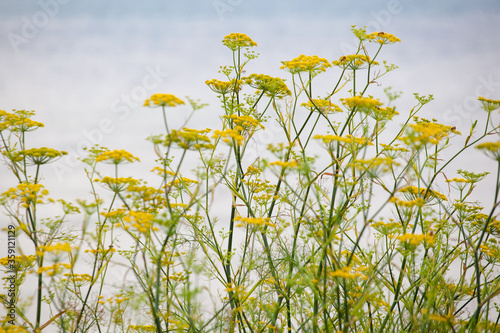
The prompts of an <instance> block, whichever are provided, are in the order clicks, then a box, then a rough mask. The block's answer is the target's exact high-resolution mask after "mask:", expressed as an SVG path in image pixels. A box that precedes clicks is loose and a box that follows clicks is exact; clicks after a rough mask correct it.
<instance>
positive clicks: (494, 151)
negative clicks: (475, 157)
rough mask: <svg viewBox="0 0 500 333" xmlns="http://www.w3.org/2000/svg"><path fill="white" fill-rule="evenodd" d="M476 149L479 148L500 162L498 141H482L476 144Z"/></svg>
mask: <svg viewBox="0 0 500 333" xmlns="http://www.w3.org/2000/svg"><path fill="white" fill-rule="evenodd" d="M476 149H479V150H480V151H482V152H483V153H485V154H486V155H487V156H490V157H491V158H493V159H494V160H497V161H499V162H500V141H497V142H483V143H480V144H478V145H477V146H476Z"/></svg>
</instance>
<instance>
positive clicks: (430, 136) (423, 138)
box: [400, 117, 460, 149]
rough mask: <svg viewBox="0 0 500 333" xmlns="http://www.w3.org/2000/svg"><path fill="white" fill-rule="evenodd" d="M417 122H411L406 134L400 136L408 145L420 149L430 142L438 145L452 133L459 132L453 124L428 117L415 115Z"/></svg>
mask: <svg viewBox="0 0 500 333" xmlns="http://www.w3.org/2000/svg"><path fill="white" fill-rule="evenodd" d="M415 119H416V123H414V124H410V125H409V127H408V129H407V131H406V135H405V136H402V137H401V138H400V140H401V141H403V142H404V143H406V144H407V145H413V146H415V148H417V149H420V148H421V147H423V146H425V145H427V144H428V143H430V144H434V145H437V144H439V142H441V141H442V140H443V139H445V138H447V137H449V135H450V134H458V135H460V132H458V131H457V130H456V129H455V128H454V127H453V126H446V125H442V124H438V123H436V122H435V121H432V122H431V121H429V120H427V119H423V118H422V119H419V118H417V117H415Z"/></svg>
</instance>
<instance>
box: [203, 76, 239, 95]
mask: <svg viewBox="0 0 500 333" xmlns="http://www.w3.org/2000/svg"><path fill="white" fill-rule="evenodd" d="M205 84H206V85H207V86H208V87H209V88H210V89H211V90H212V91H213V92H215V93H217V94H221V95H225V94H227V93H231V92H238V91H240V90H241V86H242V84H243V80H236V79H232V80H231V81H219V80H217V79H213V80H207V81H205Z"/></svg>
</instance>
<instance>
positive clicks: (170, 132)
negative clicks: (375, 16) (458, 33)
mask: <svg viewBox="0 0 500 333" xmlns="http://www.w3.org/2000/svg"><path fill="white" fill-rule="evenodd" d="M352 31H353V33H354V34H355V36H356V37H357V38H358V39H359V47H358V52H357V53H356V54H353V55H346V56H342V57H340V58H339V59H338V60H335V61H332V62H330V61H329V60H327V59H325V58H319V57H317V56H305V55H301V56H299V57H297V58H295V59H292V60H289V61H283V62H282V64H283V66H282V69H284V70H285V71H286V72H288V74H289V77H288V78H287V81H285V80H284V79H282V78H276V77H271V76H268V75H264V74H250V75H248V76H245V66H246V65H247V63H248V62H249V61H254V60H255V59H256V58H257V54H256V53H254V52H251V51H250V50H249V48H251V47H255V46H256V45H257V44H256V43H255V42H254V41H252V40H251V39H250V38H249V37H248V36H246V35H244V34H231V35H228V36H226V37H225V38H224V40H223V44H224V45H225V46H227V47H228V48H229V49H230V51H231V54H232V64H230V65H228V66H222V67H221V70H220V71H219V73H220V74H222V75H221V76H223V78H222V80H219V79H213V80H209V81H207V85H208V86H209V88H210V89H211V90H213V91H214V92H215V93H216V94H217V95H218V98H219V99H220V103H221V111H222V115H221V116H220V120H221V126H220V128H218V129H191V128H187V127H182V128H175V129H173V128H170V127H169V126H168V125H169V121H168V120H169V118H170V117H171V115H170V108H173V107H175V108H181V109H182V108H184V109H185V108H186V107H187V106H186V105H190V106H191V109H192V111H191V112H193V113H194V112H196V113H200V114H201V113H203V112H205V111H204V108H205V106H206V104H203V103H201V102H199V101H197V100H194V99H188V100H187V102H188V103H185V102H184V101H183V100H181V99H179V98H177V97H176V96H174V95H171V94H155V95H153V96H151V98H149V99H148V100H146V101H145V106H146V107H150V108H156V109H158V111H159V112H161V115H154V114H153V115H151V117H159V118H160V117H161V118H162V120H163V122H164V125H165V133H162V134H158V135H152V136H150V137H149V140H150V141H151V143H152V145H153V148H154V153H155V154H156V155H157V159H156V164H155V165H153V166H150V167H149V168H150V169H151V168H152V170H151V171H152V172H153V173H154V174H155V175H156V176H157V182H156V183H154V184H148V183H146V182H144V181H142V180H140V179H139V178H132V177H125V176H123V175H121V173H122V172H123V171H122V167H121V166H122V165H123V164H125V163H139V162H140V161H139V159H138V158H137V157H135V156H134V155H132V154H131V153H129V152H127V151H125V150H109V149H107V148H105V147H97V146H96V147H88V150H87V151H88V156H87V157H86V158H84V159H83V161H84V162H85V165H86V169H85V172H86V175H87V178H88V182H89V186H90V189H91V194H92V198H91V199H90V200H89V199H86V200H79V201H78V202H77V203H71V202H69V201H66V200H54V199H52V198H50V197H49V192H48V190H47V189H46V188H45V187H44V186H43V185H42V184H40V183H39V182H40V179H41V168H42V167H43V166H44V165H45V164H48V163H51V162H53V161H54V160H56V159H58V158H64V155H66V153H65V152H62V151H57V150H53V149H49V148H45V147H44V148H30V149H28V148H27V146H28V145H27V141H26V140H27V134H29V132H30V131H33V130H36V129H38V128H40V127H43V124H41V123H39V122H36V121H33V120H31V118H30V117H32V116H34V112H31V111H24V110H23V111H13V112H11V113H9V112H5V111H0V138H1V140H2V148H1V152H2V155H3V157H4V160H5V162H6V164H7V166H8V167H9V168H10V170H11V171H12V173H13V174H14V175H15V177H17V180H18V184H16V185H13V187H12V188H10V189H8V190H6V191H4V192H3V193H2V194H1V195H0V203H1V205H2V206H3V208H4V212H5V213H6V214H7V215H8V216H9V217H10V225H11V226H14V227H13V228H14V229H15V233H16V237H17V240H18V242H17V243H18V252H19V253H22V255H20V256H15V257H13V258H12V257H6V258H2V259H0V264H1V265H2V267H4V269H3V270H4V272H5V273H6V275H7V274H10V273H14V275H15V293H14V294H15V297H14V298H12V302H13V303H14V304H15V311H16V315H15V320H11V319H10V318H11V317H9V316H6V317H5V318H2V320H3V321H2V324H1V326H0V332H11V331H13V332H14V331H16V332H17V331H19V332H23V331H35V332H40V331H42V330H44V329H46V328H47V329H49V328H51V327H53V328H57V329H58V330H59V331H61V332H63V331H64V332H89V331H92V332H97V331H99V332H100V331H116V332H158V333H159V332H265V331H267V332H346V333H347V332H445V331H446V332H452V331H453V332H498V330H499V320H500V315H499V314H498V313H499V311H498V302H499V296H498V295H499V294H500V278H499V276H500V274H499V273H500V271H499V265H500V245H499V242H500V221H499V220H497V219H496V217H497V215H498V210H497V207H498V205H499V204H500V199H499V198H498V193H499V191H500V183H499V179H500V176H499V175H498V174H497V176H496V184H495V185H496V186H495V192H494V193H493V195H492V198H494V202H493V204H491V203H488V205H490V206H487V207H483V204H481V203H478V202H475V201H473V200H472V196H471V194H472V193H473V190H474V188H475V187H476V184H477V183H478V182H480V181H483V179H484V178H485V177H486V175H487V173H486V172H480V173H473V172H470V171H465V170H460V169H459V170H457V173H458V175H459V176H460V177H463V178H446V177H440V176H442V175H444V171H445V170H446V174H449V173H451V172H453V171H454V170H453V169H451V168H452V166H453V164H454V161H455V160H456V158H457V157H458V156H460V155H461V154H463V153H464V152H465V151H466V150H467V149H469V148H471V147H473V146H475V145H476V144H477V143H478V142H479V141H481V140H483V139H484V138H485V137H486V136H489V135H492V134H495V133H498V130H499V127H498V125H494V124H495V122H494V116H493V115H492V112H493V111H495V110H497V109H498V108H499V107H500V102H499V101H496V100H490V99H486V98H484V97H479V101H480V102H481V104H482V106H483V108H484V109H485V111H486V113H485V114H487V119H486V122H485V125H484V131H481V133H476V127H477V126H478V122H477V121H476V122H474V124H473V126H472V127H471V130H470V134H469V136H468V137H467V138H466V139H465V140H463V141H464V142H463V143H460V140H461V139H460V137H459V136H460V133H459V132H458V131H457V130H456V128H455V127H453V126H450V125H444V124H440V123H438V121H437V120H435V119H433V120H427V119H424V118H420V117H417V114H418V112H419V111H420V110H421V109H422V107H423V106H424V105H426V104H429V103H430V102H431V101H432V100H433V97H432V95H428V96H421V95H419V94H417V93H415V94H414V96H415V99H416V104H415V106H414V107H413V108H412V109H411V110H409V111H408V112H407V113H406V114H405V116H404V119H403V120H401V117H403V116H402V115H400V114H399V112H397V111H396V109H395V107H393V106H390V105H387V106H384V104H383V103H382V102H381V101H380V100H379V99H377V98H376V97H374V96H372V95H370V93H374V92H376V90H375V89H374V86H375V85H377V84H379V83H377V82H376V80H377V79H379V78H381V77H382V76H384V75H385V74H386V73H388V72H390V71H392V70H394V69H396V68H397V66H395V65H387V64H386V62H385V61H382V64H383V66H381V69H377V70H376V71H374V68H375V67H377V66H380V65H379V62H377V61H376V59H377V58H378V56H379V53H380V51H381V49H382V48H383V47H384V46H385V45H388V44H393V43H396V42H399V39H398V38H396V37H394V36H393V35H391V34H387V33H383V32H379V33H370V34H367V33H366V30H365V29H364V28H356V27H353V29H352ZM370 54H373V56H370ZM242 55H243V56H244V58H243V59H242V57H241V56H242ZM332 73H333V74H335V75H337V74H338V79H337V80H335V81H333V80H332V81H331V82H333V85H332V86H331V87H328V91H330V93H328V94H325V95H322V96H318V97H314V96H315V94H317V92H316V90H321V91H323V88H324V87H322V89H317V87H316V86H315V82H316V81H315V78H316V77H317V76H318V75H332ZM223 80H224V81H223ZM313 81H314V82H313ZM384 92H385V94H386V97H387V98H388V100H389V104H392V103H393V102H395V101H396V99H397V98H398V97H399V96H400V95H401V92H395V91H392V90H391V88H390V87H387V88H385V89H384ZM147 112H155V110H151V111H150V110H148V111H147ZM176 112H177V111H176ZM200 116H204V117H210V116H211V115H209V114H204V115H200ZM213 116H214V117H218V115H213ZM189 118H190V117H189ZM189 118H188V119H189ZM396 119H398V120H397V122H396ZM398 123H402V125H398ZM260 132H267V133H268V134H269V136H270V138H271V139H270V140H269V142H262V140H261V139H260V137H259V133H260ZM382 132H384V135H382ZM457 141H458V144H452V142H457ZM477 148H478V149H480V150H482V151H483V152H485V153H486V154H487V155H488V156H490V157H492V158H493V159H494V160H496V161H497V163H500V158H499V156H500V145H499V144H498V142H482V143H480V144H479V145H477ZM444 151H446V156H449V157H447V158H443V156H444V154H443V152H444ZM193 161H194V162H193ZM105 164H108V166H106V165H105ZM104 168H112V170H113V172H114V175H113V176H111V177H110V176H103V175H102V170H103V169H104ZM499 170H500V164H499ZM442 189H448V191H447V192H446V193H445V194H443V193H442V192H443V190H442ZM54 205H55V206H57V209H58V210H59V211H60V213H59V214H51V215H49V216H47V217H43V214H44V212H45V211H44V210H42V209H41V207H42V206H49V207H52V206H54ZM484 205H486V203H485V204H484ZM52 209H54V208H52ZM70 215H72V216H73V217H72V218H70ZM74 216H78V217H79V220H78V221H79V222H78V223H77V222H75V221H76V220H75V217H74ZM69 226H72V227H69ZM3 227H5V232H6V233H7V232H8V226H7V225H4V226H3ZM9 235H10V234H9ZM9 237H10V236H9ZM116 277H119V279H117V278H116ZM28 281H31V282H34V283H35V284H36V288H35V291H34V292H33V290H30V288H29V283H28ZM4 282H5V287H6V289H8V288H9V286H10V284H9V283H10V282H9V280H8V278H7V277H4ZM32 292H33V294H30V293H32ZM9 297H10V296H8V295H1V300H2V303H3V306H4V307H5V308H6V309H8V305H9V302H10V301H11V300H10V299H9Z"/></svg>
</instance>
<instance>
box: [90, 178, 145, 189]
mask: <svg viewBox="0 0 500 333" xmlns="http://www.w3.org/2000/svg"><path fill="white" fill-rule="evenodd" d="M95 181H96V182H100V183H102V184H105V185H106V186H107V187H108V188H109V189H110V190H111V191H113V192H120V191H122V190H123V189H124V188H125V187H128V186H131V185H136V184H137V183H139V181H138V180H137V179H134V178H130V177H118V178H114V177H108V176H106V177H104V178H102V179H95Z"/></svg>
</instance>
